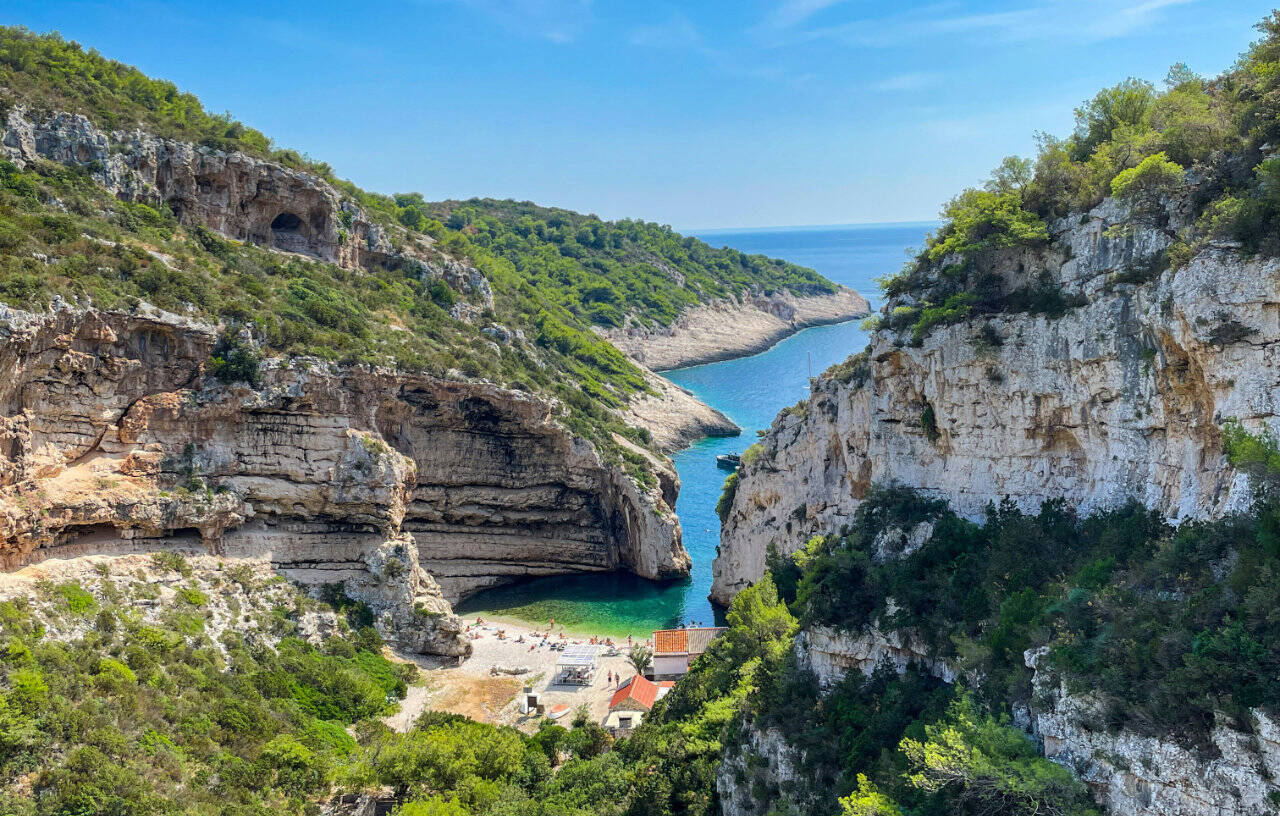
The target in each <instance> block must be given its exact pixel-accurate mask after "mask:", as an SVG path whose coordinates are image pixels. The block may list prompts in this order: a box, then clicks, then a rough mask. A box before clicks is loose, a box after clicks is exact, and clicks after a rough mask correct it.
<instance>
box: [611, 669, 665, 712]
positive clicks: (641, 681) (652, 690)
mask: <svg viewBox="0 0 1280 816" xmlns="http://www.w3.org/2000/svg"><path fill="white" fill-rule="evenodd" d="M626 699H631V700H633V701H635V702H637V703H639V704H640V705H642V706H644V707H645V709H646V710H648V709H650V708H653V703H654V701H655V700H657V699H658V684H657V683H655V682H653V681H652V680H646V679H645V678H643V677H641V676H640V675H638V674H637V675H636V676H635V677H632V678H631V679H630V680H628V681H627V684H626V685H625V686H623V687H622V688H620V689H618V690H617V691H615V692H614V693H613V699H611V700H610V701H609V708H610V709H612V708H613V707H614V706H616V705H618V704H619V703H621V702H622V701H623V700H626Z"/></svg>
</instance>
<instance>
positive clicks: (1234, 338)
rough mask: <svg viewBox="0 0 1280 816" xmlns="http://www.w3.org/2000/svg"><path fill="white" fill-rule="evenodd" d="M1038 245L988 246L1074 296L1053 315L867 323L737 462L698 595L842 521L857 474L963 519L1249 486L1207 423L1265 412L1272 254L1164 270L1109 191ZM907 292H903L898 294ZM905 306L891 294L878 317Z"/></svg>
mask: <svg viewBox="0 0 1280 816" xmlns="http://www.w3.org/2000/svg"><path fill="white" fill-rule="evenodd" d="M1053 231H1054V240H1053V241H1052V242H1051V243H1050V244H1049V246H1048V248H1046V249H1037V250H1030V249H1029V250H1021V251H1016V250H1009V251H1003V252H1000V253H996V254H994V255H993V256H991V257H988V258H986V259H984V260H983V263H984V264H986V267H987V269H988V270H989V271H990V272H991V273H993V274H995V275H997V276H999V277H1000V278H1001V279H1002V280H1004V281H1005V282H1006V284H1005V285H1006V288H1009V289H1012V288H1013V287H1015V286H1016V285H1019V284H1020V283H1025V282H1026V281H1027V280H1037V279H1039V280H1040V281H1042V285H1048V286H1052V287H1054V288H1056V289H1057V290H1058V291H1059V292H1060V293H1061V294H1062V295H1063V297H1064V298H1077V299H1079V300H1082V301H1083V302H1084V303H1085V305H1082V306H1079V307H1076V308H1072V309H1069V310H1067V311H1066V313H1065V314H1063V315H1062V316H1061V317H1058V318H1056V319H1055V318H1051V317H1048V316H1045V315H1032V314H1027V313H1020V314H999V315H992V316H988V317H984V318H982V319H979V320H968V321H964V322H960V323H956V324H954V325H950V326H940V327H937V328H935V329H933V330H932V331H931V332H929V333H928V334H927V335H925V336H924V337H923V338H922V341H921V342H920V344H919V345H913V344H912V343H911V342H910V336H909V334H907V333H903V332H895V331H888V330H882V331H879V332H876V333H875V334H874V335H873V337H872V341H871V344H870V346H869V347H868V349H867V351H866V353H865V354H864V355H861V356H860V357H858V358H854V359H852V360H851V361H850V362H849V363H847V364H845V365H844V366H841V367H838V368H837V369H833V371H831V372H828V374H826V375H824V376H823V377H822V378H820V379H819V380H818V381H816V383H815V384H814V386H813V388H812V392H811V395H810V398H809V399H808V401H807V402H806V403H802V404H801V405H799V406H797V407H796V408H794V409H790V410H788V411H785V412H783V414H782V415H780V416H779V418H778V419H777V420H775V421H774V423H773V426H772V427H771V428H770V430H769V432H768V433H767V434H766V435H765V437H764V438H763V439H762V440H761V443H760V448H759V449H758V452H759V455H758V456H754V457H753V458H750V462H749V464H746V465H744V467H743V468H742V470H741V471H740V481H739V483H738V487H737V493H736V496H735V498H734V501H733V504H732V508H731V510H730V512H729V514H728V517H727V520H726V522H725V524H724V527H723V529H722V532H721V548H720V556H719V557H718V558H717V559H716V562H715V567H714V572H715V577H714V584H713V587H712V596H713V598H715V599H716V600H717V601H719V602H721V603H727V602H728V601H729V600H730V599H731V598H732V597H733V595H734V594H735V593H736V592H737V591H738V590H739V589H741V588H742V587H744V586H746V585H747V584H749V583H750V582H751V581H753V580H755V579H756V578H758V577H759V576H760V575H761V574H762V573H763V569H764V559H765V554H766V552H767V550H768V548H769V547H770V546H771V545H772V546H776V547H777V548H778V550H779V551H780V552H782V553H790V552H793V551H795V550H796V549H797V548H798V547H799V546H800V545H801V544H802V543H803V542H804V541H805V540H806V538H807V537H808V536H809V535H811V534H813V533H825V532H831V531H835V530H838V529H839V528H840V527H841V526H842V525H844V524H846V523H848V522H849V521H850V520H851V519H852V517H853V513H854V511H855V509H856V508H857V506H858V504H859V502H860V500H861V498H862V497H863V496H864V495H865V494H866V491H867V490H868V489H869V488H870V487H871V485H873V484H876V483H890V482H900V483H903V484H906V485H909V486H912V487H916V488H918V489H920V490H922V491H924V492H926V493H929V494H932V495H935V496H939V497H942V498H945V499H946V500H947V501H949V502H950V503H951V504H952V506H953V507H954V508H955V509H956V510H957V511H958V512H960V513H963V514H965V515H968V516H971V517H976V516H979V515H981V514H982V513H983V511H984V508H985V507H986V505H987V504H988V503H989V502H997V503H998V502H1000V501H1001V500H1002V499H1003V498H1004V497H1006V496H1007V497H1009V498H1011V499H1012V500H1013V501H1014V502H1015V503H1017V504H1018V505H1019V506H1020V507H1022V508H1023V509H1027V510H1034V509H1035V508H1037V507H1038V506H1039V505H1040V504H1041V502H1043V501H1044V500H1046V499H1049V498H1059V497H1060V498H1063V499H1065V500H1066V501H1067V502H1068V503H1069V504H1070V505H1072V506H1075V507H1078V508H1079V509H1081V510H1082V511H1085V512H1088V511H1091V510H1095V509H1100V508H1106V507H1111V506H1115V505H1117V504H1121V503H1123V502H1125V501H1128V500H1129V499H1131V498H1136V499H1138V500H1140V501H1142V502H1144V503H1145V504H1147V505H1148V506H1150V507H1153V508H1158V509H1159V510H1160V511H1161V512H1162V513H1164V514H1165V515H1167V516H1168V517H1170V518H1174V519H1183V518H1199V517H1209V516H1215V515H1218V514H1221V513H1224V512H1227V511H1230V510H1232V509H1235V508H1241V507H1243V506H1245V505H1246V504H1247V502H1248V501H1249V499H1250V496H1249V491H1248V488H1247V485H1246V484H1245V480H1244V478H1243V477H1242V476H1239V475H1238V474H1236V473H1235V472H1234V471H1233V470H1232V469H1231V468H1229V467H1226V466H1225V462H1224V457H1223V449H1222V441H1221V434H1220V430H1219V428H1220V423H1221V422H1222V421H1223V420H1224V419H1225V418H1227V417H1237V418H1239V419H1240V420H1241V421H1242V422H1243V423H1244V424H1245V426H1246V427H1249V428H1253V429H1257V428H1259V427H1263V426H1270V425H1272V424H1274V423H1275V417H1276V414H1277V395H1278V394H1280V387H1278V386H1280V361H1277V358H1276V348H1277V345H1276V344H1277V341H1280V294H1278V291H1277V280H1280V262H1277V261H1275V260H1263V259H1247V258H1244V257H1242V256H1241V254H1240V253H1239V252H1238V250H1237V249H1236V248H1234V247H1231V246H1222V245H1219V246H1210V247H1208V248H1206V249H1204V250H1203V251H1201V252H1200V253H1199V254H1198V255H1197V256H1196V257H1194V258H1192V259H1191V260H1190V261H1189V262H1188V263H1187V264H1186V265H1185V266H1183V267H1182V268H1180V269H1177V270H1167V271H1164V272H1163V273H1158V274H1155V275H1154V277H1153V278H1152V279H1151V280H1149V281H1148V282H1145V283H1129V282H1125V281H1126V280H1133V279H1135V277H1137V278H1139V279H1140V277H1141V276H1140V275H1139V274H1138V273H1136V272H1135V270H1138V271H1141V270H1143V269H1146V268H1149V267H1151V266H1152V264H1154V263H1159V253H1160V252H1161V251H1162V250H1163V249H1164V248H1165V247H1166V246H1167V245H1168V244H1169V241H1170V238H1169V237H1168V235H1167V233H1165V232H1164V231H1162V230H1155V229H1148V228H1144V227H1141V226H1135V225H1134V222H1133V220H1132V219H1131V217H1130V216H1129V214H1128V213H1126V212H1124V211H1123V210H1122V209H1120V208H1119V207H1117V206H1116V205H1115V204H1114V203H1113V202H1107V203H1104V204H1103V205H1101V206H1100V207H1098V208H1096V209H1095V210H1093V211H1092V212H1090V213H1089V214H1088V215H1087V216H1082V217H1077V218H1071V219H1063V220H1062V221H1059V222H1057V223H1056V224H1055V225H1054V230H1053ZM906 300H909V298H904V299H903V301H904V302H905V301H906ZM899 305H903V303H901V302H895V303H891V304H889V306H888V307H886V311H887V312H888V311H889V310H891V309H892V308H893V307H895V306H899Z"/></svg>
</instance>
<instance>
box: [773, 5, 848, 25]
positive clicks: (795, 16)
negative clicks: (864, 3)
mask: <svg viewBox="0 0 1280 816" xmlns="http://www.w3.org/2000/svg"><path fill="white" fill-rule="evenodd" d="M844 2H846V0H783V1H782V2H781V3H779V4H778V5H777V7H776V8H774V10H773V11H772V12H770V13H769V15H768V16H767V17H765V19H764V20H763V21H762V22H761V27H762V28H768V29H775V30H777V29H788V28H795V27H796V26H798V25H800V24H801V23H804V22H807V21H808V19H809V18H810V17H812V16H813V15H815V14H817V13H818V12H820V11H823V10H825V9H829V8H831V7H832V6H838V5H840V4H841V3H844Z"/></svg>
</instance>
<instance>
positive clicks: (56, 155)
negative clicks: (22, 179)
mask: <svg viewBox="0 0 1280 816" xmlns="http://www.w3.org/2000/svg"><path fill="white" fill-rule="evenodd" d="M0 158H3V159H7V160H9V161H12V162H14V163H15V164H17V165H19V166H26V165H28V164H30V163H32V162H36V161H40V160H45V161H52V162H57V163H59V164H65V165H73V166H78V167H82V168H85V169H86V170H87V171H88V172H89V173H90V175H91V176H92V177H93V179H94V181H96V182H97V183H98V184H100V185H101V186H102V187H103V188H104V189H105V190H107V191H108V192H109V193H111V194H112V195H114V196H117V197H119V198H122V199H125V200H127V201H138V202H143V203H146V204H150V205H152V206H155V207H157V208H164V209H168V210H169V211H171V212H172V213H173V214H174V216H175V217H176V218H177V219H178V222H179V223H181V224H183V225H186V226H201V227H207V228H208V229H211V230H214V231H215V232H218V233H220V234H222V235H224V236H226V237H228V238H232V239H235V240H237V241H247V242H249V243H253V244H257V245H259V246H265V247H270V248H272V249H276V250H280V251H282V252H294V253H299V254H302V255H306V256H309V257H312V258H317V259H319V260H322V261H328V262H330V263H336V264H339V265H341V266H345V267H349V268H356V267H366V266H369V265H371V264H384V265H407V266H411V267H413V268H414V269H415V270H416V271H417V272H418V273H419V274H421V275H422V276H424V277H430V278H437V279H441V280H444V281H445V282H446V283H448V284H449V285H450V286H451V287H453V288H454V289H455V290H457V291H459V292H462V293H465V294H467V295H468V296H470V297H471V298H472V299H473V300H475V301H476V302H477V303H478V304H479V306H478V308H480V309H483V308H484V307H486V306H492V300H493V293H492V290H491V288H490V286H489V282H488V281H487V280H486V279H485V278H484V276H483V275H482V274H481V273H480V272H479V271H477V270H476V269H474V268H472V267H469V266H467V265H466V264H462V263H459V262H457V261H456V260H452V259H450V258H448V257H446V256H444V255H442V254H440V253H439V252H436V251H434V249H433V246H432V245H433V241H432V239H431V238H430V237H428V236H426V235H422V234H420V233H411V232H408V231H406V230H394V231H393V230H390V229H388V228H386V227H383V226H382V225H380V224H377V223H374V222H373V221H372V220H371V219H370V218H369V217H368V215H367V213H365V211H364V210H363V209H362V208H361V207H359V206H358V205H357V204H356V203H355V202H353V201H351V200H350V199H347V198H344V197H343V196H342V195H341V194H340V193H339V192H338V191H337V190H336V189H334V187H333V186H332V185H330V184H329V183H328V182H327V181H325V180H324V179H322V178H320V177H318V176H316V175H313V174H311V173H308V172H306V171H303V170H296V169H293V168H291V167H286V166H284V165H282V164H279V163H277V162H272V161H267V160H264V159H258V158H255V157H253V156H249V155H246V154H244V153H239V152H233V153H225V152H222V151H219V150H215V149H213V148H210V147H204V146H201V145H194V144H191V143H189V142H183V141H177V140H174V139H162V138H159V137H157V136H154V135H152V134H150V133H146V132H145V131H141V130H132V131H113V132H110V133H107V132H104V131H102V130H100V129H98V128H97V127H96V126H95V125H94V124H93V123H92V122H90V121H89V120H88V119H87V118H85V117H84V116H80V115H77V114H71V113H65V112H53V113H48V114H42V115H37V114H34V113H31V112H29V111H28V110H27V109H26V108H25V107H23V106H21V105H17V106H14V107H13V108H10V109H9V110H7V111H5V112H4V113H3V115H2V116H0ZM465 306H466V304H459V307H465ZM455 308H457V307H455Z"/></svg>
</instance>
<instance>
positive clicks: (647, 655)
mask: <svg viewBox="0 0 1280 816" xmlns="http://www.w3.org/2000/svg"><path fill="white" fill-rule="evenodd" d="M627 662H628V663H630V664H631V668H633V669H635V670H636V674H644V670H645V669H647V668H649V664H650V663H652V662H653V650H652V649H650V648H649V647H648V646H645V645H644V644H643V643H637V644H635V645H634V646H632V647H631V651H630V652H628V653H627Z"/></svg>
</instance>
